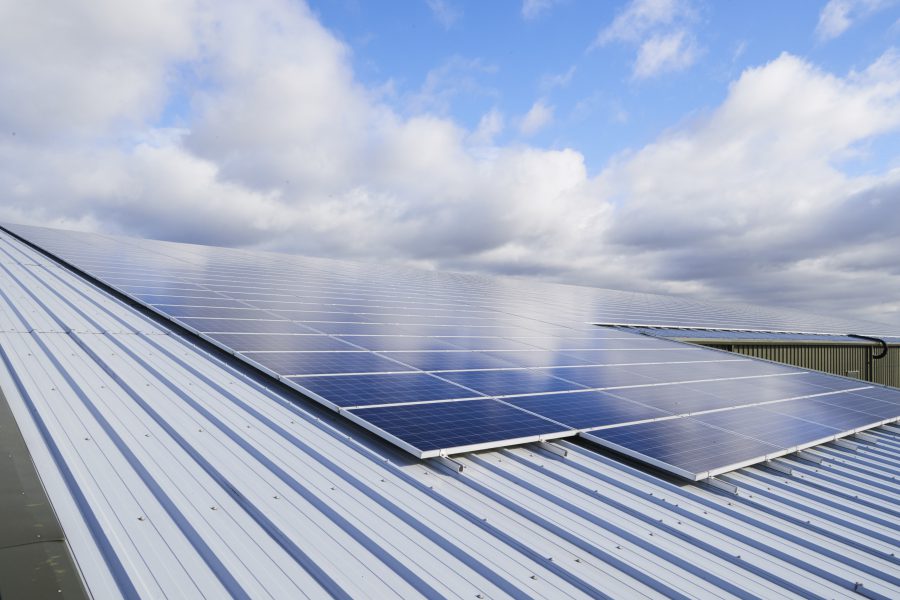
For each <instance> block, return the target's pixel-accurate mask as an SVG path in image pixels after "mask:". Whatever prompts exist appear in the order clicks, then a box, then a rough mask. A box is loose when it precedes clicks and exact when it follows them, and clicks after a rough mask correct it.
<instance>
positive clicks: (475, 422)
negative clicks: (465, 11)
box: [348, 400, 574, 458]
mask: <svg viewBox="0 0 900 600" xmlns="http://www.w3.org/2000/svg"><path fill="white" fill-rule="evenodd" d="M348 414H349V416H350V417H351V418H352V419H353V420H356V421H357V422H359V423H360V424H362V425H363V426H364V427H367V428H368V429H371V430H373V431H375V432H376V433H379V434H380V435H383V436H384V437H392V438H394V439H395V440H396V441H397V442H398V443H399V444H400V445H402V446H404V447H405V448H406V449H407V450H408V451H410V452H412V453H413V454H415V455H417V456H419V457H420V458H427V457H430V456H438V455H439V454H441V453H442V452H449V453H457V452H469V451H473V450H480V449H483V448H492V447H496V446H497V445H498V443H499V444H501V445H511V444H521V443H525V442H533V441H538V440H548V439H554V438H559V437H564V436H567V435H572V434H573V433H574V432H573V431H572V430H571V428H569V427H566V426H564V425H560V424H559V423H554V422H552V421H549V420H547V419H543V418H541V417H538V416H535V415H532V414H530V413H528V412H525V411H523V410H520V409H518V408H516V407H513V406H509V405H507V404H504V403H502V402H498V401H497V400H464V401H460V402H434V403H429V404H410V405H405V406H393V407H388V408H363V409H356V410H352V411H349V413H348Z"/></svg>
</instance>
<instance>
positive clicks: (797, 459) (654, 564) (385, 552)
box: [0, 234, 900, 598]
mask: <svg viewBox="0 0 900 600" xmlns="http://www.w3.org/2000/svg"><path fill="white" fill-rule="evenodd" d="M0 358H2V366H0V387H2V389H3V391H4V393H5V394H6V396H7V399H8V400H9V402H10V405H11V408H12V410H13V412H14V414H15V416H16V419H17V421H18V423H19V426H20V428H21V429H22V433H23V436H24V437H25V439H26V442H27V444H28V447H29V449H30V451H31V453H32V456H33V459H34V462H35V465H36V467H37V470H38V473H39V475H40V477H41V478H42V481H43V483H44V486H45V488H46V489H47V492H48V496H49V498H50V500H51V502H52V503H53V506H54V508H55V510H56V512H57V514H58V516H59V520H60V523H61V525H62V527H63V530H64V531H65V534H66V537H67V540H68V543H69V545H70V547H71V550H72V554H73V556H74V557H75V560H76V562H77V564H78V566H79V568H80V570H81V573H82V576H83V577H84V581H85V584H86V586H87V589H88V591H89V592H90V593H91V594H92V595H93V596H94V597H98V598H101V597H102V598H107V597H173V598H174V597H178V598H184V597H208V598H220V597H224V596H232V597H247V598H266V597H269V598H287V597H291V598H295V597H321V596H324V595H332V596H337V597H341V596H343V597H379V598H383V597H416V596H426V597H440V596H444V597H467V598H477V597H546V598H558V597H561V596H565V597H676V598H677V597H685V598H686V597H710V598H728V597H739V598H749V597H806V598H810V597H822V598H833V597H858V596H859V595H864V596H868V597H884V598H888V597H898V596H900V559H898V556H897V555H898V550H900V542H898V538H900V536H898V529H900V526H898V525H897V523H898V519H897V517H898V516H900V509H898V506H900V490H898V483H897V477H898V476H900V429H897V428H895V427H882V428H880V429H877V430H874V431H869V432H867V433H866V434H864V435H858V436H856V437H855V438H852V440H853V441H852V443H851V442H838V443H831V444H827V445H824V446H820V447H817V448H814V449H810V450H806V451H804V452H803V453H800V454H799V455H790V456H787V457H784V458H781V459H778V460H776V461H773V462H772V463H769V464H764V465H757V466H754V467H750V468H745V469H741V470H738V471H735V472H732V473H730V474H728V475H726V476H721V477H719V478H718V479H717V480H714V481H713V482H708V483H700V484H682V483H681V482H675V481H673V480H671V479H669V478H666V477H664V476H659V475H657V474H655V473H652V472H649V471H647V470H645V469H642V468H637V467H634V466H631V465H630V464H628V463H626V462H623V461H622V460H620V459H618V458H616V457H614V456H611V455H609V454H606V453H604V452H603V451H600V450H598V449H596V448H593V447H591V446H589V445H586V444H584V443H582V444H578V443H572V442H559V443H558V444H557V445H558V446H559V447H561V448H564V449H566V450H567V451H568V455H567V456H566V457H561V456H558V455H557V454H554V453H552V452H549V451H547V450H546V449H545V447H542V446H540V445H526V446H521V447H517V448H508V449H503V450H495V451H489V452H483V453H477V454H471V455H467V456H464V457H462V458H460V459H459V461H460V463H462V464H464V465H465V467H466V468H465V471H464V473H461V474H460V473H457V472H455V471H453V470H451V469H449V468H447V467H445V466H443V465H442V464H440V463H436V462H427V461H426V462H423V461H418V460H415V459H412V458H411V457H410V456H408V455H407V454H406V453H404V452H403V451H401V450H398V449H396V448H394V447H392V446H390V445H389V444H387V443H385V442H382V441H380V440H379V439H377V438H375V437H373V436H371V435H370V434H368V433H367V432H365V431H364V430H362V429H360V428H357V427H356V426H354V425H352V424H350V423H347V422H345V421H344V420H342V419H340V417H337V416H336V415H334V414H331V413H329V412H328V411H327V410H324V409H321V408H319V407H318V406H317V405H315V404H314V403H312V402H309V401H305V400H304V399H302V398H301V397H300V396H299V395H298V394H295V393H293V392H291V391H289V390H286V389H283V388H282V387H280V386H278V385H276V384H275V383H274V382H271V381H269V380H268V379H267V378H266V377H265V376H262V375H257V374H253V373H249V372H247V371H246V370H245V369H242V368H240V367H239V366H236V365H232V364H230V363H229V362H228V361H227V360H222V359H221V358H220V357H219V356H218V355H217V354H215V353H212V352H209V351H207V350H206V349H205V348H204V347H203V346H201V345H199V344H197V343H195V340H194V339H193V338H192V337H191V336H189V335H184V334H182V333H181V332H179V331H177V330H174V329H170V328H169V327H167V326H165V325H162V324H159V323H157V322H155V321H154V320H151V319H150V318H148V317H147V316H145V315H144V314H142V313H141V312H139V311H137V310H135V309H133V308H131V307H129V306H127V305H126V304H125V303H123V302H121V301H119V300H118V299H116V298H114V297H112V296H110V295H108V294H107V293H106V292H104V291H103V290H101V289H99V288H97V287H96V286H94V285H92V284H91V283H89V282H87V281H85V280H84V279H82V278H81V277H79V276H77V275H75V274H73V273H72V272H70V271H68V270H67V269H64V268H62V267H60V266H59V265H57V264H56V263H54V262H53V261H50V260H48V259H46V258H45V257H43V256H42V255H40V254H38V253H36V252H35V251H33V250H31V249H30V248H28V247H26V246H24V245H23V244H21V243H20V242H18V241H16V240H15V239H13V238H11V237H10V236H8V235H6V234H2V235H0Z"/></svg>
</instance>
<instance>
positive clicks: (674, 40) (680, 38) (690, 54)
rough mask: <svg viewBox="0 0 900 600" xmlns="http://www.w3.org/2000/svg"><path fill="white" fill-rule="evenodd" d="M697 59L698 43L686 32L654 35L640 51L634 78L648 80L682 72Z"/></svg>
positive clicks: (635, 63)
mask: <svg viewBox="0 0 900 600" xmlns="http://www.w3.org/2000/svg"><path fill="white" fill-rule="evenodd" d="M696 59H697V46H696V43H695V42H694V40H693V39H692V38H691V36H690V35H689V34H687V33H686V32H685V31H684V30H679V31H674V32H672V33H668V34H665V35H654V36H652V37H650V38H648V39H647V40H645V41H644V42H642V43H641V47H640V48H639V49H638V55H637V59H636V60H635V62H634V77H635V79H647V78H648V77H654V76H655V75H658V74H660V73H663V72H667V71H680V70H682V69H686V68H687V67H689V66H691V65H692V64H694V61H695V60H696Z"/></svg>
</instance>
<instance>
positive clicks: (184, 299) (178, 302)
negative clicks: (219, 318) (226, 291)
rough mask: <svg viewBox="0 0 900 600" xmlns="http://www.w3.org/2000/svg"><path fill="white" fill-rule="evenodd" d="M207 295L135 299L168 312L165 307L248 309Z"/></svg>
mask: <svg viewBox="0 0 900 600" xmlns="http://www.w3.org/2000/svg"><path fill="white" fill-rule="evenodd" d="M203 293H205V294H206V296H205V297H201V296H198V295H194V296H189V295H187V294H188V292H185V294H183V295H181V296H178V295H167V296H163V295H158V294H157V295H150V294H136V295H135V297H136V298H137V299H138V300H140V301H141V302H144V303H146V304H153V305H155V306H157V308H159V309H160V310H167V309H166V308H165V306H216V307H225V308H247V306H246V305H245V304H242V303H240V302H238V301H237V300H231V299H230V298H223V297H221V296H217V297H211V296H214V294H213V292H201V294H203Z"/></svg>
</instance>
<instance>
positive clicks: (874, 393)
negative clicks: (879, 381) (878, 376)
mask: <svg viewBox="0 0 900 600" xmlns="http://www.w3.org/2000/svg"><path fill="white" fill-rule="evenodd" d="M853 393H854V394H858V395H860V396H864V397H866V398H874V399H875V400H881V401H882V402H890V403H891V404H900V390H893V389H890V388H886V387H880V386H879V387H870V388H866V389H864V390H859V391H857V392H853Z"/></svg>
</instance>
